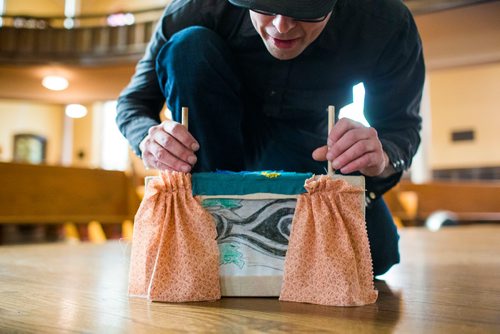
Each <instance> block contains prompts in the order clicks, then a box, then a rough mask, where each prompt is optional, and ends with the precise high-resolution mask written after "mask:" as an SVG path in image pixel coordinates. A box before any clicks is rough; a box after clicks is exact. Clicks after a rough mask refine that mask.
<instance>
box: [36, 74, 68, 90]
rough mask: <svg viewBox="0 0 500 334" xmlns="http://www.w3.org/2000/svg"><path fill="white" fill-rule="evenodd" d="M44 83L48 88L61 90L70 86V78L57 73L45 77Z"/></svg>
mask: <svg viewBox="0 0 500 334" xmlns="http://www.w3.org/2000/svg"><path fill="white" fill-rule="evenodd" d="M42 85H43V87H45V88H47V89H50V90H55V91H60V90H65V89H66V88H68V86H69V82H68V79H66V78H64V77H60V76H57V75H48V76H46V77H44V78H43V80H42Z"/></svg>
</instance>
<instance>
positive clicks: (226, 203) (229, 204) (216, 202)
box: [201, 198, 241, 209]
mask: <svg viewBox="0 0 500 334" xmlns="http://www.w3.org/2000/svg"><path fill="white" fill-rule="evenodd" d="M240 202H241V200H239V199H232V198H208V199H204V200H203V202H202V203H201V205H202V206H203V207H204V208H210V207H221V208H224V209H234V208H239V207H241V204H240Z"/></svg>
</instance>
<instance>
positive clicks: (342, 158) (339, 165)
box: [332, 140, 375, 172]
mask: <svg viewBox="0 0 500 334" xmlns="http://www.w3.org/2000/svg"><path fill="white" fill-rule="evenodd" d="M374 151H375V145H374V144H373V141H372V140H360V141H357V142H356V143H355V144H354V145H351V147H349V148H348V149H347V150H345V151H344V152H343V153H342V154H340V155H338V156H336V157H335V159H334V160H333V161H332V167H333V168H335V169H340V171H341V172H343V168H345V167H346V166H347V165H349V164H351V163H352V162H353V161H355V160H357V159H359V158H361V157H362V156H364V155H366V154H368V153H371V152H374ZM362 167H367V166H362Z"/></svg>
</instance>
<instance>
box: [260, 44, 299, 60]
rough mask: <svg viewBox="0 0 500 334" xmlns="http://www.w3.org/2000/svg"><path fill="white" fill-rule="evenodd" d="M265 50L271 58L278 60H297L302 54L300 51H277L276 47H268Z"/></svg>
mask: <svg viewBox="0 0 500 334" xmlns="http://www.w3.org/2000/svg"><path fill="white" fill-rule="evenodd" d="M267 50H268V51H269V53H270V54H271V56H273V57H274V58H276V59H279V60H290V59H293V58H297V57H298V56H299V55H300V54H301V53H302V50H297V49H279V48H276V47H268V48H267Z"/></svg>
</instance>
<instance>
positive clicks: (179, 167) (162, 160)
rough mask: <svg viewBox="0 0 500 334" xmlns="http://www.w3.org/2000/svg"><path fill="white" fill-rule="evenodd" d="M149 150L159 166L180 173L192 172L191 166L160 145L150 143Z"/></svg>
mask: <svg viewBox="0 0 500 334" xmlns="http://www.w3.org/2000/svg"><path fill="white" fill-rule="evenodd" d="M148 149H149V151H150V152H151V154H153V156H154V159H155V160H156V163H157V165H166V166H169V167H170V168H171V170H174V171H178V172H184V173H189V172H190V171H191V168H192V167H191V165H190V164H188V163H186V162H185V161H182V160H181V159H179V158H177V157H176V156H174V155H173V154H172V153H170V152H169V151H168V150H166V149H165V148H163V147H162V146H161V145H159V144H158V143H156V142H152V143H150V144H149V146H148Z"/></svg>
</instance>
